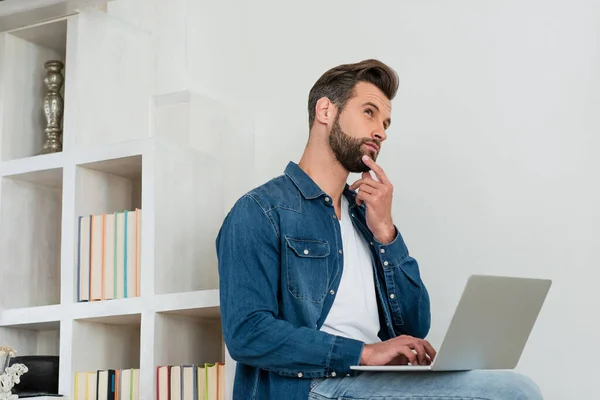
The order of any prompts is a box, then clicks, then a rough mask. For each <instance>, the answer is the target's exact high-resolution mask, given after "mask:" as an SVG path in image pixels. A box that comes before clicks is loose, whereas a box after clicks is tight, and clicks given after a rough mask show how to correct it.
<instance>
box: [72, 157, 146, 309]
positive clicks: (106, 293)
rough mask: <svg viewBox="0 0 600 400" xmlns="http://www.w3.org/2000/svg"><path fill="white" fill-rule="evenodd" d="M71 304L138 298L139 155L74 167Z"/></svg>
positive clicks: (139, 266)
mask: <svg viewBox="0 0 600 400" xmlns="http://www.w3.org/2000/svg"><path fill="white" fill-rule="evenodd" d="M75 179H76V183H75V196H76V198H75V212H76V218H75V224H76V226H75V233H76V234H75V235H74V257H75V258H74V261H75V281H74V282H75V285H76V293H75V297H76V301H97V300H111V299H120V298H130V297H138V296H140V295H141V265H142V262H141V243H142V241H141V221H142V210H141V209H142V202H141V199H142V197H141V192H142V155H140V154H138V155H131V156H127V157H119V158H112V159H108V160H103V161H91V162H87V163H82V164H77V167H76V178H75Z"/></svg>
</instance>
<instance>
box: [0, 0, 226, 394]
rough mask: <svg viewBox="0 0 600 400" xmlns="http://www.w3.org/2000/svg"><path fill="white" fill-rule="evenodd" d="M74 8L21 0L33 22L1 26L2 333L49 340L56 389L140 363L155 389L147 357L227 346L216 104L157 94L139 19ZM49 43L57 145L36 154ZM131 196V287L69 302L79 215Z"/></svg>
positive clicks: (181, 358) (25, 350)
mask: <svg viewBox="0 0 600 400" xmlns="http://www.w3.org/2000/svg"><path fill="white" fill-rule="evenodd" d="M13 3H14V2H13ZM13 3H11V4H13ZM71 3H73V2H71ZM87 3H91V2H87ZM1 11H2V10H1V8H0V15H3V13H2V12H1ZM71 11H72V10H71V9H70V12H69V14H68V15H64V16H61V17H59V18H54V19H51V20H44V21H32V20H31V19H32V18H33V17H31V15H37V14H35V13H33V11H32V13H33V14H31V15H29V14H27V10H25V11H23V10H19V16H20V17H21V18H22V19H21V20H22V21H28V22H29V24H27V25H25V26H21V27H19V28H18V29H12V30H9V31H5V32H2V33H0V344H6V345H11V346H13V347H15V348H16V349H17V351H18V355H42V354H50V355H59V356H60V378H59V392H60V394H61V395H64V396H67V397H70V398H73V395H74V375H75V373H76V372H84V371H95V370H98V369H107V368H114V369H122V368H140V398H141V399H156V367H158V366H160V365H173V364H185V363H204V362H216V361H221V362H223V361H228V360H226V358H227V354H226V349H225V346H224V344H223V340H222V334H221V328H220V314H219V293H218V275H217V266H216V254H215V248H214V239H215V237H216V234H217V231H218V228H219V226H220V223H221V221H222V218H223V216H224V211H223V197H222V193H223V187H222V186H223V183H222V182H223V180H222V174H221V171H222V157H221V156H222V154H219V150H218V149H219V148H220V146H219V142H218V141H219V139H218V135H215V134H214V133H215V132H222V131H223V129H225V128H224V127H226V126H227V124H228V121H227V120H226V115H227V113H226V112H225V108H224V107H223V106H222V105H220V104H218V103H216V102H213V101H212V100H210V99H207V98H204V97H203V96H201V95H199V94H197V93H190V92H180V93H173V94H168V95H162V96H158V97H156V96H154V94H153V92H152V90H153V87H154V80H153V79H154V77H153V71H152V66H153V53H152V51H153V50H152V35H151V33H150V32H148V31H144V30H142V29H140V28H137V27H134V26H132V25H129V24H127V23H126V22H125V21H122V20H119V19H117V18H114V17H112V16H111V15H110V14H108V13H106V12H103V11H102V9H101V8H84V9H80V10H77V12H76V13H71ZM28 15H29V16H28ZM3 18H4V19H3V21H4V22H6V21H7V19H6V18H7V17H3ZM28 18H29V19H28ZM49 59H59V60H61V61H63V62H64V63H65V70H64V71H63V74H64V76H65V85H64V101H65V108H64V118H63V140H62V143H63V151H62V152H60V153H54V154H47V155H39V151H40V150H41V147H42V144H43V142H44V128H45V119H44V115H43V109H42V108H43V107H42V106H43V98H44V95H45V93H46V89H45V85H44V83H43V80H44V77H45V74H46V71H45V70H44V67H43V64H44V62H45V61H47V60H49ZM136 207H139V208H141V209H142V215H143V216H142V224H141V267H140V275H141V279H140V296H139V297H131V298H125V299H118V300H102V301H93V302H77V286H78V283H77V268H78V266H77V247H78V244H77V242H78V230H77V222H78V217H79V216H81V215H90V214H98V213H110V212H115V211H122V210H124V209H134V208H136ZM228 371H229V372H228V374H229V375H228V377H227V380H228V383H227V386H228V387H230V385H231V381H230V379H232V376H230V375H231V373H230V371H232V368H231V367H230V368H228ZM229 396H230V394H228V398H229Z"/></svg>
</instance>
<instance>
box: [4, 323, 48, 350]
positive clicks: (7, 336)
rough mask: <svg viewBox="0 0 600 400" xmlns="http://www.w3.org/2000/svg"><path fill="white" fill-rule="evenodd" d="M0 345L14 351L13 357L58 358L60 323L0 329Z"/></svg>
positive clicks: (20, 325) (31, 324)
mask: <svg viewBox="0 0 600 400" xmlns="http://www.w3.org/2000/svg"><path fill="white" fill-rule="evenodd" d="M0 343H2V345H5V346H10V347H12V348H14V349H15V350H16V354H15V356H19V357H21V356H58V355H59V349H60V322H59V321H49V322H40V323H29V324H17V325H13V326H3V327H1V328H0Z"/></svg>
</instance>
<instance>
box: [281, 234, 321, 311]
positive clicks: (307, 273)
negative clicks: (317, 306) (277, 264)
mask: <svg viewBox="0 0 600 400" xmlns="http://www.w3.org/2000/svg"><path fill="white" fill-rule="evenodd" d="M285 240H286V248H285V274H286V275H287V276H286V280H287V287H288V291H289V292H290V294H291V295H292V296H294V297H295V298H296V299H298V300H308V301H312V302H318V303H320V302H322V301H323V300H325V297H326V296H327V288H328V287H329V286H328V285H329V275H328V258H327V256H329V243H327V242H326V241H322V240H314V239H299V238H293V237H289V236H286V237H285Z"/></svg>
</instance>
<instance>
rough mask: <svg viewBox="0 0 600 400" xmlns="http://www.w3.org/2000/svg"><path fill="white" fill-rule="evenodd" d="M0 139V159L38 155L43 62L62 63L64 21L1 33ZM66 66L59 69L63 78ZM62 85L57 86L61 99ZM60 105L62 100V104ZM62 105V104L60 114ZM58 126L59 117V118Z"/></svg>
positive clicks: (41, 140) (42, 125) (43, 92)
mask: <svg viewBox="0 0 600 400" xmlns="http://www.w3.org/2000/svg"><path fill="white" fill-rule="evenodd" d="M3 42H4V58H3V68H2V82H3V88H2V89H3V90H2V138H1V139H2V141H1V145H0V148H1V152H0V159H1V160H2V161H9V160H14V159H19V158H24V157H31V156H36V155H39V154H40V152H41V151H42V147H43V144H44V142H45V139H46V135H45V133H44V130H45V128H46V126H47V123H46V117H45V115H44V97H45V95H46V93H47V92H48V89H47V87H46V84H45V83H44V78H45V77H46V75H47V71H46V69H45V68H44V63H45V62H47V61H49V60H58V61H60V62H62V63H63V65H65V56H66V42H67V20H66V19H60V20H56V21H51V22H47V23H43V24H39V25H34V26H30V27H26V28H23V29H19V30H15V31H12V32H8V33H5V34H3ZM67 71H68V66H66V65H65V67H64V68H63V69H62V71H61V75H62V76H63V78H64V77H65V75H66V74H67V73H68V72H67ZM64 89H65V84H64V79H63V84H62V86H61V89H60V94H61V96H62V98H63V101H66V99H65V97H64V92H65V90H64ZM63 104H64V103H63ZM64 110H65V107H63V114H64ZM60 126H61V128H62V118H61V121H60Z"/></svg>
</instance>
